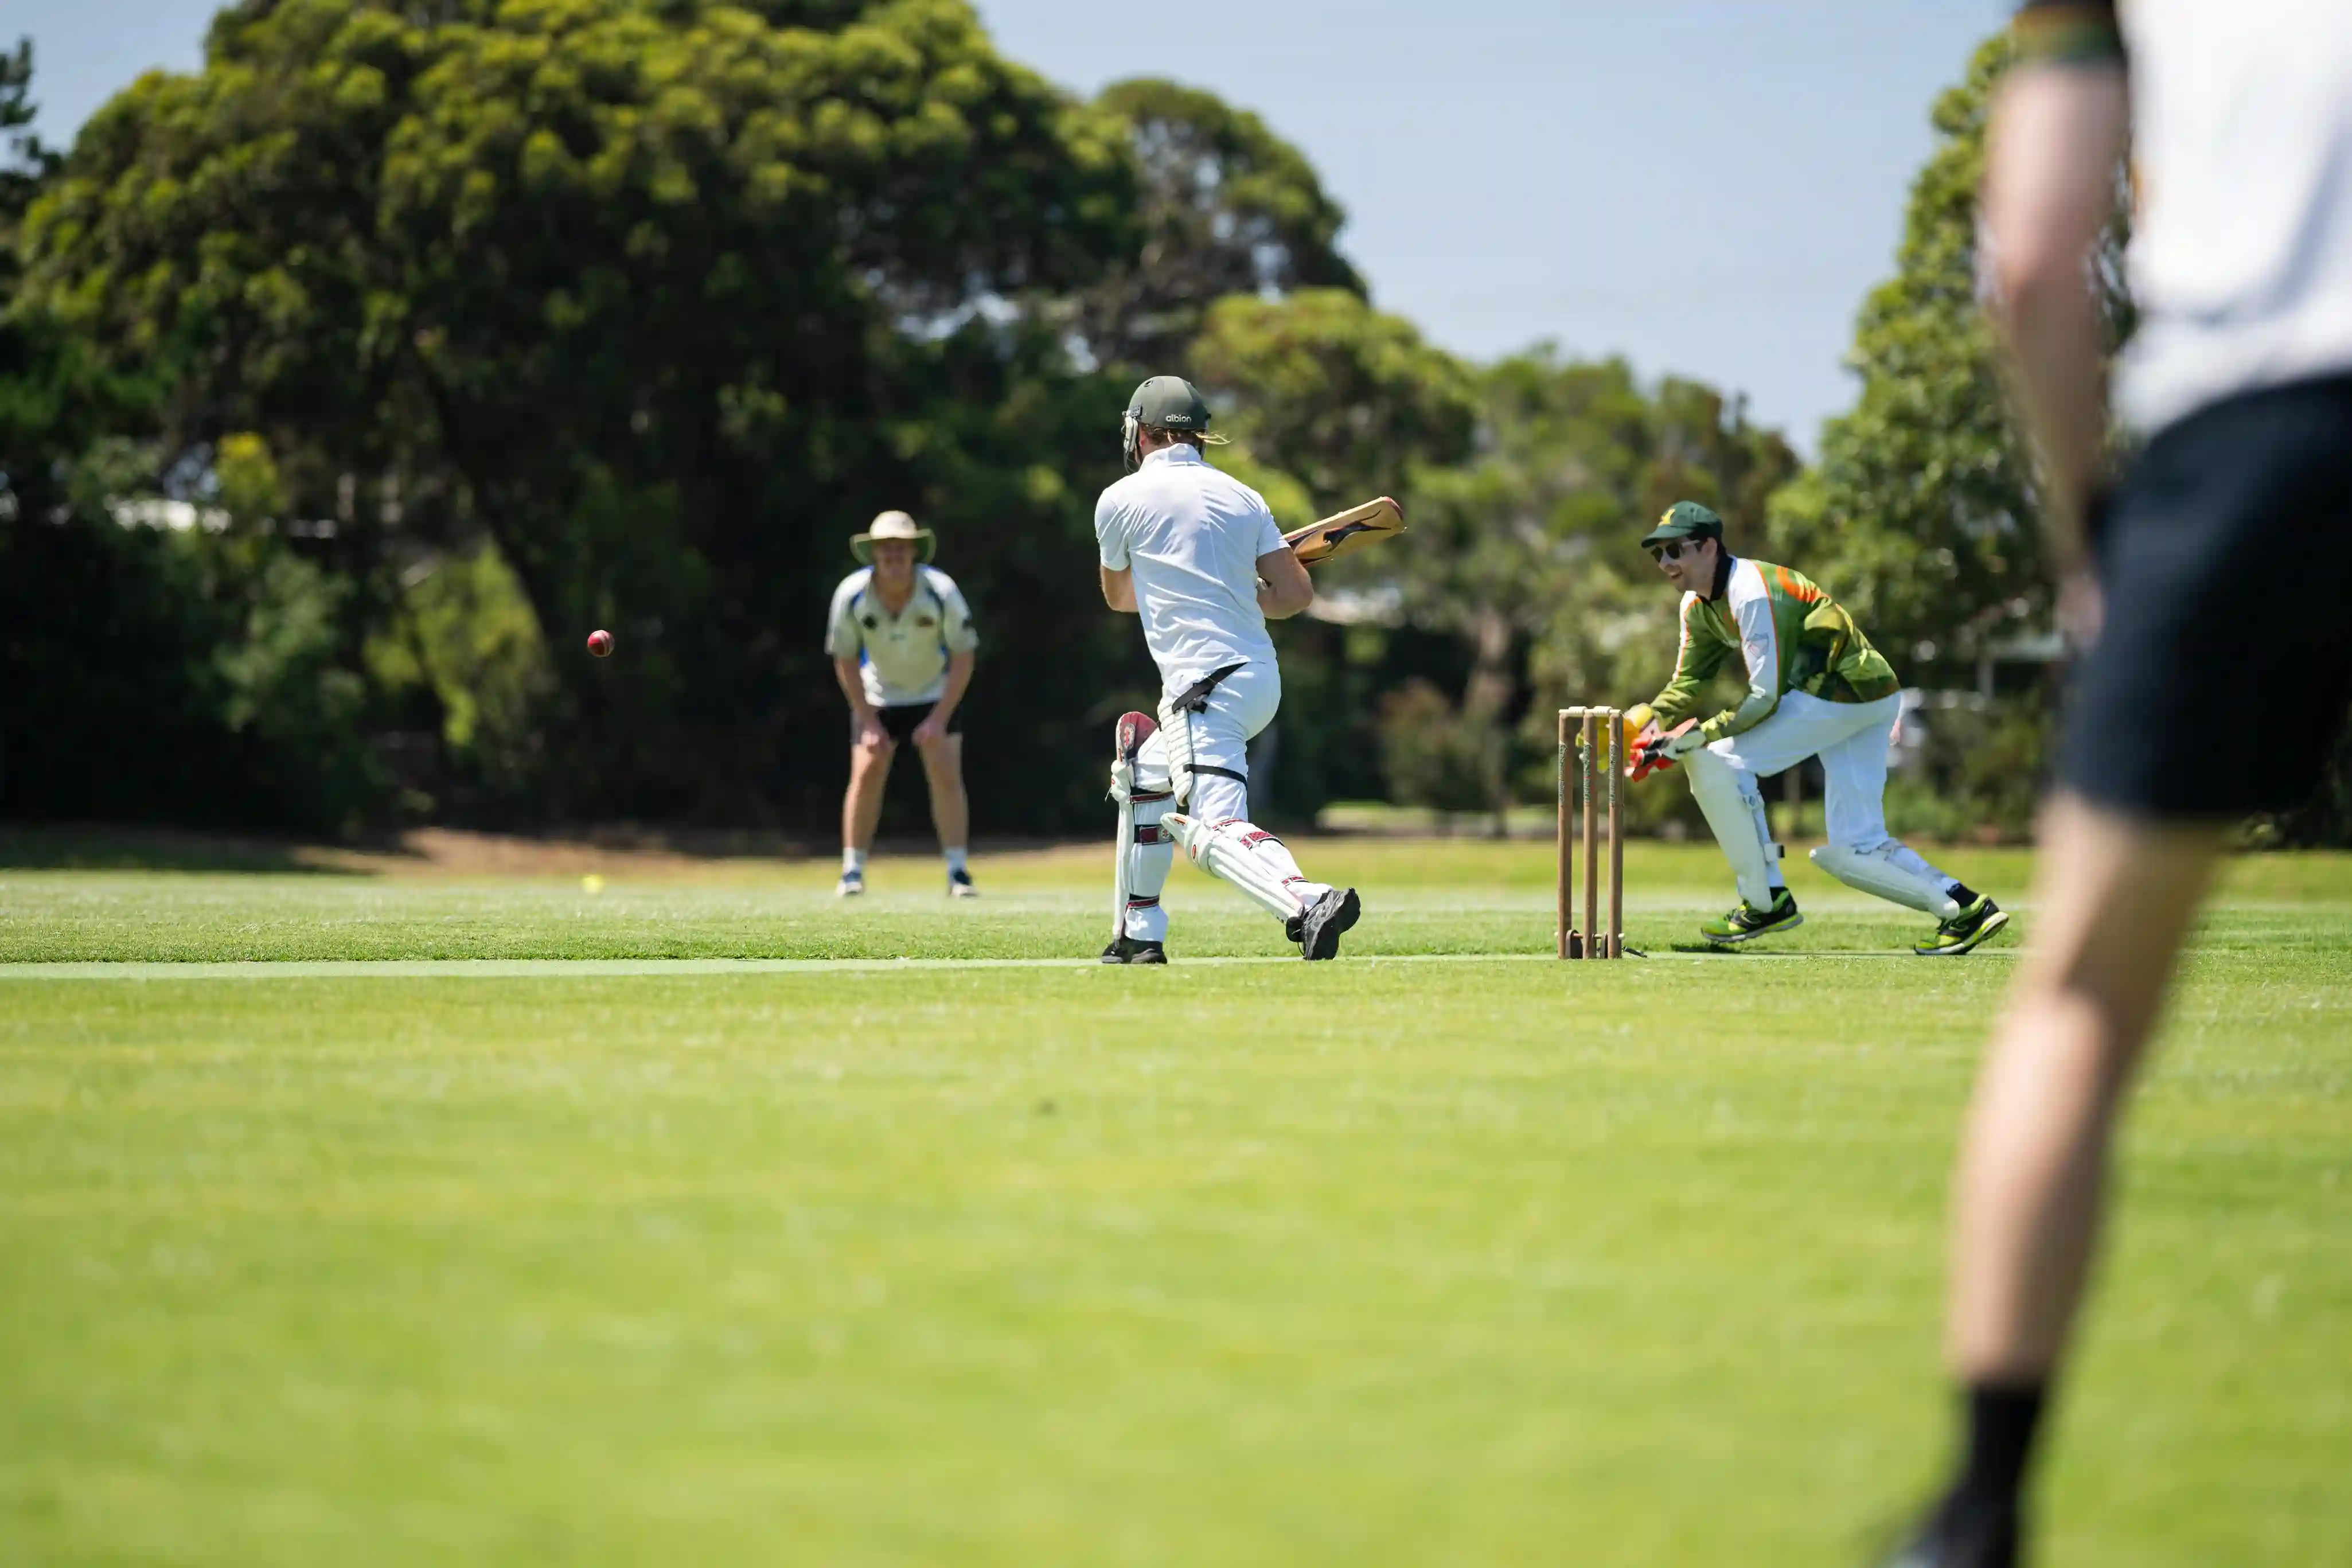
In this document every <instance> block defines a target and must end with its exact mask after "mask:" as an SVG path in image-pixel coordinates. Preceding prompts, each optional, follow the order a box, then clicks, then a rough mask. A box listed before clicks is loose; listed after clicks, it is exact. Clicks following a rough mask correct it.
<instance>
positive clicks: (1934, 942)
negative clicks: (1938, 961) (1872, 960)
mask: <svg viewBox="0 0 2352 1568" xmlns="http://www.w3.org/2000/svg"><path fill="white" fill-rule="evenodd" d="M2008 923H2009V916H2008V914H2007V913H2006V912H2005V911H2003V910H2002V909H2001V907H2000V905H1999V904H1996V903H1994V902H1993V901H1992V898H1991V896H1990V894H1988V895H1986V896H1985V897H1982V898H1979V900H1977V901H1976V902H1975V903H1973V904H1970V905H1969V907H1968V908H1967V909H1964V910H1961V911H1960V912H1959V913H1958V914H1956V915H1954V916H1953V917H1952V918H1951V919H1950V920H1948V921H1945V922H1944V923H1943V924H1942V925H1939V926H1937V928H1936V934H1935V935H1933V936H1931V937H1929V938H1928V939H1927V941H1925V942H1919V943H1917V944H1916V945H1915V946H1913V948H1912V949H1911V951H1912V952H1916V953H1917V954H1918V955H1919V956H1920V957H1922V958H1957V957H1958V956H1959V955H1960V954H1961V953H1964V952H1968V951H1969V949H1970V948H1972V947H1974V946H1976V945H1977V944H1978V943H1979V942H1982V941H1984V939H1985V938H1987V937H1989V936H1990V935H1991V934H1992V933H1993V932H1995V931H1999V930H2000V928H2001V927H2003V926H2005V925H2007V924H2008Z"/></svg>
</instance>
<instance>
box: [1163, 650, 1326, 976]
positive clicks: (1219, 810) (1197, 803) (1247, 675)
mask: <svg viewBox="0 0 2352 1568" xmlns="http://www.w3.org/2000/svg"><path fill="white" fill-rule="evenodd" d="M1211 674H1213V670H1209V669H1198V670H1179V671H1176V672H1174V673H1173V674H1171V675H1170V676H1169V677H1168V678H1167V687H1166V689H1164V690H1163V691H1162V692H1161V693H1160V715H1159V717H1160V729H1159V731H1158V733H1156V734H1154V735H1153V736H1152V737H1151V739H1150V740H1149V741H1146V742H1144V743H1143V748H1142V751H1141V752H1139V754H1138V756H1137V758H1136V768H1135V773H1136V783H1137V785H1138V786H1139V787H1140V788H1172V789H1173V790H1174V792H1175V798H1174V799H1173V800H1172V801H1162V802H1154V803H1151V804H1150V805H1145V804H1141V803H1139V804H1138V805H1136V807H1135V809H1134V823H1135V826H1136V827H1137V829H1138V830H1139V831H1141V830H1149V829H1152V828H1156V827H1157V826H1158V825H1159V822H1160V817H1161V816H1164V815H1165V814H1166V813H1167V812H1168V811H1169V810H1171V809H1175V810H1181V811H1183V812H1184V813H1186V814H1187V815H1188V816H1194V817H1197V818H1199V819H1200V820H1202V821H1203V822H1209V823H1223V822H1235V823H1240V824H1242V825H1243V826H1245V827H1249V831H1250V833H1251V834H1252V835H1253V836H1254V842H1253V844H1252V846H1251V848H1250V851H1249V852H1250V853H1251V854H1252V855H1254V856H1255V857H1256V858H1259V859H1260V860H1262V861H1263V862H1265V872H1266V873H1267V875H1268V876H1270V877H1271V878H1273V879H1276V880H1277V881H1282V882H1286V883H1288V884H1289V885H1290V886H1291V887H1293V888H1295V889H1297V892H1298V894H1299V896H1300V898H1301V899H1302V900H1303V901H1304V902H1305V903H1307V904H1312V903H1313V902H1314V901H1315V900H1317V899H1318V898H1320V897H1321V896H1322V895H1323V894H1325V893H1327V892H1328V891H1330V889H1329V888H1328V886H1327V885H1326V884H1324V883H1321V882H1309V881H1307V880H1305V879H1304V878H1303V876H1302V875H1301V873H1300V872H1299V869H1298V863H1297V861H1296V860H1294V859H1293V858H1291V854H1290V851H1289V850H1288V849H1287V848H1286V847H1284V846H1283V843H1282V841H1281V840H1280V839H1278V838H1275V837H1271V836H1270V835H1263V834H1259V833H1258V832H1257V830H1256V829H1255V827H1250V826H1249V784H1248V783H1247V782H1246V780H1247V776H1248V773H1249V743H1250V741H1251V740H1252V739H1253V738H1254V737H1255V735H1256V734H1257V732H1258V731H1261V730H1263V729H1265V727H1266V726H1267V725H1268V724H1270V723H1272V722H1274V716H1275V712H1276V710H1278V709H1279V708H1280V707H1281V706H1282V673H1281V671H1280V670H1278V669H1276V668H1274V667H1273V666H1271V665H1258V664H1250V665H1244V666H1243V667H1242V668H1240V669H1237V670H1235V671H1234V673H1233V674H1231V675H1229V676H1227V677H1226V678H1225V679H1223V680H1222V681H1220V682H1219V683H1218V685H1217V689H1216V690H1214V691H1213V692H1212V693H1211V694H1210V696H1209V706H1208V709H1207V710H1206V711H1204V712H1200V713H1184V712H1180V711H1178V710H1176V709H1175V708H1174V707H1173V706H1171V704H1172V702H1173V700H1174V699H1175V698H1176V697H1177V696H1178V695H1179V694H1180V693H1181V692H1182V691H1184V690H1185V689H1187V688H1189V687H1191V686H1192V684H1193V683H1194V682H1196V681H1198V680H1201V679H1204V678H1206V677H1207V676H1209V675H1211ZM1203 767H1206V768H1215V769H1220V770H1223V771H1221V772H1217V773H1202V772H1199V771H1197V770H1198V769H1199V768H1203ZM1120 850H1121V852H1122V853H1124V854H1126V855H1128V856H1129V861H1128V876H1127V888H1128V907H1127V916H1126V921H1127V925H1126V929H1127V934H1128V935H1129V937H1130V938H1132V939H1133V940H1135V941H1137V942H1165V941H1166V940H1167V939H1168V911H1167V910H1165V909H1163V908H1161V907H1160V890H1161V889H1162V888H1164V887H1165V886H1166V884H1167V881H1168V870H1169V867H1170V866H1171V864H1172V863H1173V860H1174V853H1175V852H1174V847H1173V846H1172V845H1170V844H1166V843H1151V844H1142V843H1135V844H1127V845H1122V846H1120Z"/></svg>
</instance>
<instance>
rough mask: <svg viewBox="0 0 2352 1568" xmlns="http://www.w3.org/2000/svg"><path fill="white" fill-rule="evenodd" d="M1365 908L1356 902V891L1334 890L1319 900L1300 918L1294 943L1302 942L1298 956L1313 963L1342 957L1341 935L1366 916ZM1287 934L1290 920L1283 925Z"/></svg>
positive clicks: (1346, 889) (1293, 938)
mask: <svg viewBox="0 0 2352 1568" xmlns="http://www.w3.org/2000/svg"><path fill="white" fill-rule="evenodd" d="M1363 913H1364V906H1363V905H1362V904H1360V903H1359V902H1358V901H1357V900H1356V889H1353V888H1334V889H1331V890H1330V891H1329V892H1328V893H1326V894H1324V895H1323V896H1322V897H1321V898H1319V899H1318V900H1315V907H1314V908H1313V909H1311V910H1307V912H1306V913H1305V914H1303V915H1299V916H1297V917H1296V918H1297V921H1298V931H1297V935H1296V936H1294V937H1292V939H1291V940H1292V941H1294V942H1297V943H1298V956H1299V957H1301V958H1303V959H1306V960H1307V961H1308V962H1310V963H1312V962H1314V961H1315V960H1318V959H1324V958H1337V957H1339V935H1340V933H1341V932H1343V931H1347V930H1348V929H1349V927H1350V926H1352V925H1354V924H1355V923H1356V921H1359V920H1360V919H1361V918H1362V917H1363ZM1282 929H1283V930H1284V931H1286V932H1287V931H1289V930H1290V923H1289V921H1284V922H1283V928H1282Z"/></svg>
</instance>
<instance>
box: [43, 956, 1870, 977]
mask: <svg viewBox="0 0 2352 1568" xmlns="http://www.w3.org/2000/svg"><path fill="white" fill-rule="evenodd" d="M1907 956H1909V955H1907V954H1897V953H1891V952H1885V953H1881V952H1747V953H1739V954H1738V955H1736V956H1727V955H1723V954H1718V953H1705V952H1662V953H1657V954H1654V956H1653V958H1652V960H1651V962H1664V961H1671V960H1675V959H1689V960H1700V959H1704V960H1707V961H1710V962H1714V963H1796V962H1803V963H1820V962H1821V961H1822V960H1824V959H1828V960H1836V959H1848V958H1893V957H1907ZM1297 962H1298V960H1297V959H1296V958H1293V957H1289V956H1286V955H1282V954H1274V953H1236V954H1227V955H1224V956H1219V957H1203V958H1185V959H1180V960H1178V961H1177V966H1179V967H1181V966H1185V965H1200V964H1209V965H1238V964H1276V963H1293V964H1295V963H1297ZM1558 962H1559V960H1558V959H1557V958H1556V957H1554V956H1553V955H1552V954H1551V953H1549V952H1398V953H1367V954H1363V955H1361V956H1358V957H1353V958H1345V959H1341V960H1340V961H1339V967H1340V968H1342V969H1361V968H1366V967H1373V968H1377V967H1379V966H1381V965H1382V964H1391V963H1558ZM1104 967H1108V966H1106V965H1103V964H1100V963H1097V962H1096V961H1095V960H1093V959H1087V958H396V959H364V958H362V959H284V960H277V961H271V960H267V959H257V960H238V961H231V962H218V961H197V962H189V963H154V962H141V963H103V962H90V961H79V960H77V961H70V962H64V963H0V981H7V980H368V979H377V980H385V979H411V978H428V977H449V978H458V979H474V980H526V979H553V978H570V979H593V978H598V977H603V976H659V975H691V974H841V973H908V972H912V971H932V970H937V971H957V970H989V969H1061V970H1079V971H1083V970H1091V969H1099V968H1104Z"/></svg>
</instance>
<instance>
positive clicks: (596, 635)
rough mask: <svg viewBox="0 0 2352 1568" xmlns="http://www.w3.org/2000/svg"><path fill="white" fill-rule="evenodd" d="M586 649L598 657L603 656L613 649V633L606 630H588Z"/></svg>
mask: <svg viewBox="0 0 2352 1568" xmlns="http://www.w3.org/2000/svg"><path fill="white" fill-rule="evenodd" d="M588 651H589V652H590V653H593V654H594V655H595V656H596V657H597V658H604V656H605V655H607V654H609V653H611V652H612V651H613V634H612V633H610V632H607V631H593V632H590V633H589V634H588Z"/></svg>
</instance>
